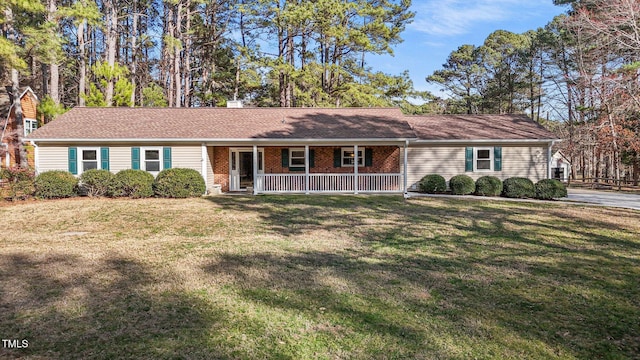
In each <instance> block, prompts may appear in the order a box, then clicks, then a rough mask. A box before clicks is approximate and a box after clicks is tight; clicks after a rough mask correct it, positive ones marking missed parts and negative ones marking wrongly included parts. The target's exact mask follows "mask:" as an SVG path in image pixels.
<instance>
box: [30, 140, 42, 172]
mask: <svg viewBox="0 0 640 360" xmlns="http://www.w3.org/2000/svg"><path fill="white" fill-rule="evenodd" d="M31 144H32V145H33V167H35V174H36V176H37V175H38V174H39V173H40V171H39V169H40V148H39V147H38V144H36V142H35V141H32V142H31Z"/></svg>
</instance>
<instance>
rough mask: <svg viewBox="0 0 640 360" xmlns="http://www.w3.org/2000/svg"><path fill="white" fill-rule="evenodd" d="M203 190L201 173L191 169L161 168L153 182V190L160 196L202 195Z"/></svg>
mask: <svg viewBox="0 0 640 360" xmlns="http://www.w3.org/2000/svg"><path fill="white" fill-rule="evenodd" d="M205 190H206V184H205V183H204V179H203V178H202V175H200V173H199V172H197V171H196V170H193V169H179V168H175V169H166V170H162V171H161V172H160V173H159V174H158V176H157V177H156V180H155V181H154V182H153V191H154V192H155V194H156V195H157V196H160V197H168V198H187V197H197V196H202V194H204V192H205Z"/></svg>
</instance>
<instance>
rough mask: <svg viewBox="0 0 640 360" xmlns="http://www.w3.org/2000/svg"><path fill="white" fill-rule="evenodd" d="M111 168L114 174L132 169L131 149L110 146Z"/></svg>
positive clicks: (128, 147)
mask: <svg viewBox="0 0 640 360" xmlns="http://www.w3.org/2000/svg"><path fill="white" fill-rule="evenodd" d="M109 168H110V169H111V172H112V173H114V174H115V173H117V172H118V171H120V170H126V169H131V147H130V146H110V147H109Z"/></svg>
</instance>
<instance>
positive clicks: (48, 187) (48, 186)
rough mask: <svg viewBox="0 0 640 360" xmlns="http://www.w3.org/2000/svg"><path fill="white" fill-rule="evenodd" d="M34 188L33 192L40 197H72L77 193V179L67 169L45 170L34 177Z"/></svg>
mask: <svg viewBox="0 0 640 360" xmlns="http://www.w3.org/2000/svg"><path fill="white" fill-rule="evenodd" d="M35 188H36V192H35V194H36V196H37V197H40V198H45V199H56V198H66V197H72V196H76V195H77V194H78V193H77V190H78V179H77V178H76V177H75V176H73V175H72V174H71V173H70V172H68V171H61V170H52V171H46V172H43V173H41V174H40V175H38V176H37V177H36V180H35Z"/></svg>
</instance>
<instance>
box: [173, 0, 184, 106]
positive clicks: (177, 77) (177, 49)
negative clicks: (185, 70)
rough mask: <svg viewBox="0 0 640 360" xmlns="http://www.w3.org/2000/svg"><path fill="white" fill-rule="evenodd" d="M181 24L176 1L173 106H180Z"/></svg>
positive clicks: (179, 7)
mask: <svg viewBox="0 0 640 360" xmlns="http://www.w3.org/2000/svg"><path fill="white" fill-rule="evenodd" d="M181 24H182V2H178V6H177V8H176V22H175V32H176V41H175V42H174V50H173V51H174V52H175V56H174V57H173V77H174V80H173V84H174V86H175V90H174V91H175V96H176V99H175V106H176V107H181V106H182V79H181V77H180V70H181V69H180V60H181V54H180V45H179V41H180V40H182V29H181V28H180V26H181Z"/></svg>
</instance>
